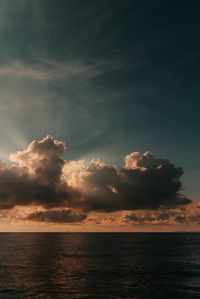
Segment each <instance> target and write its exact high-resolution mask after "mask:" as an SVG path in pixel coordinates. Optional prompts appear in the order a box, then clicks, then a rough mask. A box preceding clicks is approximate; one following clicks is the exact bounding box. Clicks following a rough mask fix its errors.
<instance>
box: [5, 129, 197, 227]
mask: <svg viewBox="0 0 200 299" xmlns="http://www.w3.org/2000/svg"><path fill="white" fill-rule="evenodd" d="M65 151H66V146H65V144H64V142H62V141H58V140H55V139H54V138H53V137H52V136H50V135H48V136H46V137H45V138H43V139H42V140H34V141H33V142H31V144H30V145H29V146H28V147H27V148H26V149H25V150H23V151H18V152H16V153H13V154H11V155H10V161H11V165H6V164H5V163H4V162H3V161H1V162H0V209H1V210H3V209H12V208H14V207H15V206H32V205H33V206H39V207H41V208H43V209H46V211H41V212H35V213H32V214H30V215H29V216H27V219H29V220H34V221H44V222H60V223H61V222H81V221H83V220H84V219H85V218H86V215H87V214H88V213H89V212H91V211H102V212H114V211H124V210H128V211H133V210H156V209H159V208H163V207H165V208H175V207H179V206H182V205H186V204H189V203H191V201H190V200H189V199H187V198H186V197H184V196H183V195H181V193H180V192H181V188H182V184H181V180H180V178H181V176H182V174H183V169H182V168H181V167H176V166H175V165H174V164H172V163H171V162H170V161H169V160H167V159H160V158H156V157H155V156H154V155H153V154H152V153H151V152H146V153H144V154H141V153H139V152H133V153H130V154H129V155H127V156H126V157H125V158H124V165H123V167H122V168H121V169H120V170H119V171H118V170H117V169H116V167H115V166H113V165H109V164H107V163H104V162H102V161H100V160H99V159H93V160H91V161H90V162H89V164H87V165H86V164H85V162H84V161H82V160H79V161H66V160H65V159H64V154H65ZM55 208H56V209H61V210H55Z"/></svg>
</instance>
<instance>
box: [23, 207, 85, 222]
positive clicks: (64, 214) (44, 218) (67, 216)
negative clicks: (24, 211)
mask: <svg viewBox="0 0 200 299" xmlns="http://www.w3.org/2000/svg"><path fill="white" fill-rule="evenodd" d="M85 218H86V214H83V213H78V212H74V211H72V210H70V209H68V210H66V209H65V210H47V211H37V212H34V213H31V214H29V215H28V216H27V217H26V218H25V220H31V221H40V222H56V223H73V222H82V221H83V220H84V219H85Z"/></svg>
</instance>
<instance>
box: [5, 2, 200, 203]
mask: <svg viewBox="0 0 200 299" xmlns="http://www.w3.org/2000/svg"><path fill="white" fill-rule="evenodd" d="M199 11H200V3H199V1H178V0H173V1H167V0H166V1H164V0H156V1H155V0H152V1H147V0H146V1H134V0H124V1H118V0H113V1H112V0H102V1H93V0H90V1H89V0H84V1H81V0H78V1H77V0H70V1H69V0H60V1H55V0H54V1H53V0H15V1H12V0H2V1H1V2H0V13H1V18H0V90H1V93H0V104H1V106H0V127H1V130H0V140H1V146H0V158H1V159H4V160H8V156H9V154H10V152H14V151H16V150H20V149H23V148H24V147H26V146H27V145H28V144H29V143H30V142H31V141H32V140H33V139H40V138H42V137H44V136H45V135H46V134H51V135H52V136H54V137H55V138H56V139H60V140H62V141H64V142H66V144H67V145H69V148H68V151H67V158H68V159H83V158H84V159H86V160H87V159H88V160H89V159H91V158H93V157H94V156H95V157H99V158H101V159H103V160H104V161H106V162H109V163H114V164H115V165H117V166H121V164H120V163H121V162H119V161H122V159H123V157H124V156H125V155H126V154H128V153H130V152H131V151H140V152H145V151H147V150H148V151H151V152H153V153H154V154H155V155H157V156H159V157H163V158H168V159H169V160H170V161H173V162H174V163H175V164H176V165H178V166H181V167H183V169H184V176H183V180H182V181H183V185H184V187H185V191H184V192H185V194H186V195H187V196H189V197H190V198H191V199H193V200H198V199H199V195H200V187H199V175H200V159H199V149H200V141H199V134H200V125H199V108H200V105H199V94H200V90H199V88H200V87H199V86H200V85H199V78H200V73H199V70H200V68H199V62H200V54H199V53H200V21H199Z"/></svg>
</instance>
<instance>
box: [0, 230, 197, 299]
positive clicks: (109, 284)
mask: <svg viewBox="0 0 200 299" xmlns="http://www.w3.org/2000/svg"><path fill="white" fill-rule="evenodd" d="M0 244H1V247H0V298H2V299H7V298H9V299H11V298H12V299H15V298H19V299H23V298H32V299H35V298H45V299H59V298H65V299H67V298H70V299H71V298H94V299H98V298H103V299H106V298H112V299H120V298H133V299H157V298H162V299H167V298H170V299H173V298H180V299H185V298H188V299H190V298H191V299H193V298H194V299H195V298H198V299H199V298H200V234H197V233H196V234H191V233H190V234H189V233H188V234H184V233H164V234H162V233H52V234H51V233H2V234H0Z"/></svg>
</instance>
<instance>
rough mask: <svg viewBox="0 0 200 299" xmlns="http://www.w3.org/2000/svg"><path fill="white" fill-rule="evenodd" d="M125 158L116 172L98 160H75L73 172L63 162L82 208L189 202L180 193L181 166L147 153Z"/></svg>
mask: <svg viewBox="0 0 200 299" xmlns="http://www.w3.org/2000/svg"><path fill="white" fill-rule="evenodd" d="M124 161H125V164H124V166H123V168H122V169H121V170H120V171H119V172H118V171H117V169H116V168H115V167H114V166H112V165H108V164H106V163H104V162H101V161H100V160H98V159H96V160H92V161H91V162H90V163H89V165H88V166H85V165H84V164H83V163H82V162H81V161H78V162H77V164H76V167H75V169H76V171H73V169H72V168H71V165H70V164H69V166H68V165H67V164H66V166H65V167H64V172H65V171H66V172H67V177H68V179H69V181H71V182H73V183H72V184H77V185H78V186H79V187H81V190H82V194H83V198H84V200H83V201H82V204H83V208H84V209H85V210H91V211H94V210H101V211H107V212H112V211H118V210H135V209H158V208H159V207H160V206H168V207H173V206H177V205H183V204H188V203H190V202H191V201H190V200H189V199H187V198H186V197H184V196H183V195H181V194H180V190H181V187H182V184H181V181H180V177H181V175H182V174H183V169H182V168H181V167H176V166H174V165H173V164H172V163H171V162H170V161H169V160H167V159H157V158H155V157H154V155H153V154H152V153H150V152H146V153H144V154H141V153H138V152H133V153H131V154H130V155H127V156H126V157H125V159H124ZM73 163H74V164H75V161H74V162H73ZM68 167H69V169H70V171H69V169H68Z"/></svg>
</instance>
